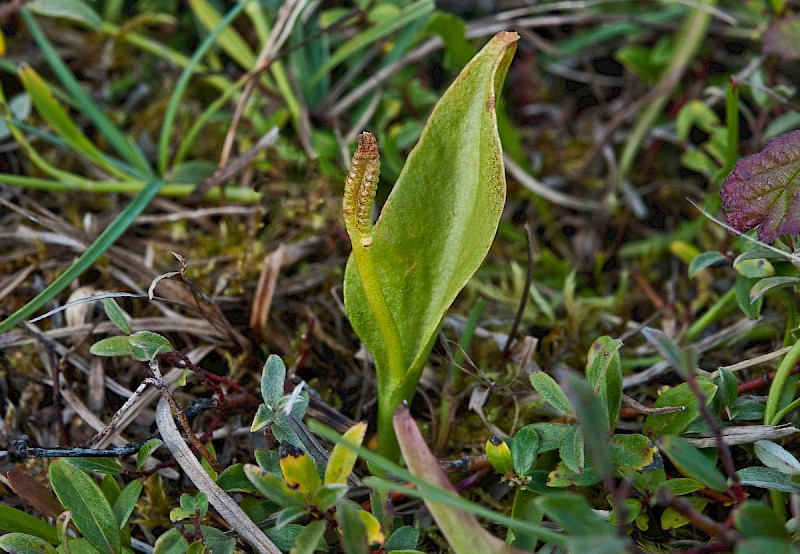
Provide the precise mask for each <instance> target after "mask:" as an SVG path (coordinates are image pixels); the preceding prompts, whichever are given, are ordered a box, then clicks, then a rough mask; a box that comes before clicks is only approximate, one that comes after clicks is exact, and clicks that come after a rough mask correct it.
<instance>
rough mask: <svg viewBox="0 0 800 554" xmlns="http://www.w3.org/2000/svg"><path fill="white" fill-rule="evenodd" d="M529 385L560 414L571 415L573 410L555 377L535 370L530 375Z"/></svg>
mask: <svg viewBox="0 0 800 554" xmlns="http://www.w3.org/2000/svg"><path fill="white" fill-rule="evenodd" d="M531 385H533V388H534V389H536V392H538V393H539V394H540V395H541V397H542V398H544V399H545V401H546V402H547V403H548V404H550V405H551V406H552V407H553V408H555V409H556V411H558V412H559V413H560V414H561V415H565V416H571V415H574V413H575V411H574V410H573V409H572V404H570V403H569V399H568V398H567V395H566V394H564V391H563V390H561V387H560V386H559V385H558V383H557V382H556V380H555V379H553V378H552V377H550V376H549V375H548V374H547V373H545V372H544V371H537V372H536V373H534V374H532V375H531Z"/></svg>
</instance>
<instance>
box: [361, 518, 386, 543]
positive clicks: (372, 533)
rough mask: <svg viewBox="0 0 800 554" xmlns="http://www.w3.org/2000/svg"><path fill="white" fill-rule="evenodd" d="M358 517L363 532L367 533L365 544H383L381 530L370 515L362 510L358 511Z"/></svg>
mask: <svg viewBox="0 0 800 554" xmlns="http://www.w3.org/2000/svg"><path fill="white" fill-rule="evenodd" d="M358 517H360V518H361V521H362V522H363V523H364V530H365V531H366V532H367V542H368V543H369V544H370V545H375V544H383V541H384V536H383V531H382V530H381V524H380V523H378V520H377V519H375V516H373V515H372V514H371V513H369V512H366V511H364V510H359V512H358Z"/></svg>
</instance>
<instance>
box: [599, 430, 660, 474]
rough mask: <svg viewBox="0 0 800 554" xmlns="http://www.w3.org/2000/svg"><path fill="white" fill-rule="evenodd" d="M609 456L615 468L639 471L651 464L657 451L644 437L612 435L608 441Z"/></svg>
mask: <svg viewBox="0 0 800 554" xmlns="http://www.w3.org/2000/svg"><path fill="white" fill-rule="evenodd" d="M609 446H610V447H611V456H612V457H613V459H614V464H615V465H617V466H623V467H629V468H631V469H635V470H637V471H641V470H642V469H644V468H645V467H647V466H649V465H650V464H652V463H653V460H654V458H655V455H656V453H657V452H658V449H656V447H655V446H653V443H651V442H650V439H648V438H647V437H645V436H644V435H638V434H632V435H614V436H613V437H611V440H610V441H609Z"/></svg>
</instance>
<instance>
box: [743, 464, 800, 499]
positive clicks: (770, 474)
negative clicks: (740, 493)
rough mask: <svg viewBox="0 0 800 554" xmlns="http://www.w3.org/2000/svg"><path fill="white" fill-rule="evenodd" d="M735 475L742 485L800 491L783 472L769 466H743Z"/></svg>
mask: <svg viewBox="0 0 800 554" xmlns="http://www.w3.org/2000/svg"><path fill="white" fill-rule="evenodd" d="M736 475H738V476H739V479H741V481H742V484H743V485H749V486H751V487H759V488H762V489H770V490H774V491H780V492H790V493H800V487H795V486H793V485H792V484H791V482H789V480H788V479H787V478H786V474H785V473H781V472H780V471H778V470H777V469H772V468H771V467H761V466H752V467H745V468H742V469H740V470H739V471H737V472H736Z"/></svg>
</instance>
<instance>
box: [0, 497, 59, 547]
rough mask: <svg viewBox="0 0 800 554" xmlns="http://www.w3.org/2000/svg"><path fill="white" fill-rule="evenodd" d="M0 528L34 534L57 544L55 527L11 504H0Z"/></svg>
mask: <svg viewBox="0 0 800 554" xmlns="http://www.w3.org/2000/svg"><path fill="white" fill-rule="evenodd" d="M0 530H2V531H7V532H11V533H21V534H26V535H35V536H37V537H39V538H40V539H43V540H46V541H47V542H49V543H50V544H58V534H57V533H56V528H55V527H53V526H52V525H49V524H48V523H46V522H44V521H42V520H41V519H39V518H38V517H34V516H32V515H30V514H26V513H25V512H23V511H22V510H17V509H16V508H12V507H11V506H3V505H0Z"/></svg>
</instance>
